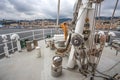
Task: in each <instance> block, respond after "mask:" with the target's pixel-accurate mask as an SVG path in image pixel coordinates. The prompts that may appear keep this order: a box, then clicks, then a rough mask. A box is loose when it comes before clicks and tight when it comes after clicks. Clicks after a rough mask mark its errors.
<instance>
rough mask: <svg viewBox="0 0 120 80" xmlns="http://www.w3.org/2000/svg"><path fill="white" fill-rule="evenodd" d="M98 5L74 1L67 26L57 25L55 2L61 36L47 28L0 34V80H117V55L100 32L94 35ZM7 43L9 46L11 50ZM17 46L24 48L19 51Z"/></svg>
mask: <svg viewBox="0 0 120 80" xmlns="http://www.w3.org/2000/svg"><path fill="white" fill-rule="evenodd" d="M101 2H103V0H84V1H83V0H76V3H75V9H74V18H73V20H72V22H71V24H67V23H62V24H61V25H60V26H59V25H58V23H59V10H60V0H58V17H57V27H59V28H60V29H62V30H63V32H62V33H60V32H58V28H52V29H50V28H49V29H38V30H30V31H23V32H16V33H10V34H3V35H1V37H2V39H3V43H2V44H0V45H2V46H3V45H4V46H3V49H4V52H3V53H2V54H0V55H5V57H3V58H2V59H0V80H120V64H119V63H120V59H119V57H120V54H117V56H116V54H115V50H112V49H111V47H106V46H105V43H106V35H105V33H104V32H102V31H97V32H96V33H95V17H96V10H97V9H98V8H99V7H100V4H101ZM117 3H118V0H117V2H116V7H117ZM93 4H95V6H93ZM114 12H115V10H114ZM113 16H114V14H113ZM113 16H112V17H113ZM111 21H112V20H111ZM68 26H72V27H74V28H75V30H73V29H68ZM30 32H31V33H32V34H30V36H24V38H21V36H20V34H21V35H26V34H27V33H30ZM109 32H110V31H109V30H108V33H109ZM63 33H64V34H63ZM108 33H107V35H109V34H108ZM37 36H39V37H40V36H41V37H40V38H37ZM95 36H98V37H95ZM27 38H32V40H31V39H29V40H25V39H27ZM8 39H10V41H8ZM97 39H98V41H97ZM22 40H24V41H23V42H22ZM7 43H11V46H12V47H11V49H9V48H8V44H7ZM14 43H15V44H16V47H14ZM21 43H22V46H24V45H26V46H24V47H23V49H22V46H21ZM23 44H24V45H23ZM16 49H17V51H16ZM10 51H12V52H13V54H10Z"/></svg>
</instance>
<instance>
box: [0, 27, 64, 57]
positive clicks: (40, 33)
mask: <svg viewBox="0 0 120 80" xmlns="http://www.w3.org/2000/svg"><path fill="white" fill-rule="evenodd" d="M61 33H63V32H62V30H61V29H59V30H57V29H56V28H48V29H37V30H27V31H20V32H13V33H8V34H2V35H6V36H7V42H6V43H7V46H8V51H9V53H12V52H15V51H17V47H16V41H15V40H11V35H13V34H18V35H19V37H20V41H21V40H25V39H28V40H30V41H31V40H43V39H45V38H47V36H48V35H49V36H50V37H53V36H54V34H61ZM2 35H0V56H1V55H4V54H5V51H4V42H2Z"/></svg>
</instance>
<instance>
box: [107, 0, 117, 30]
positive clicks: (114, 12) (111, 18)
mask: <svg viewBox="0 0 120 80" xmlns="http://www.w3.org/2000/svg"><path fill="white" fill-rule="evenodd" d="M118 2H119V0H117V1H116V4H115V8H114V11H113V14H112V17H111V24H110V26H109V28H108V32H109V31H110V28H111V26H112V23H113V17H114V14H115V11H116V8H117V5H118Z"/></svg>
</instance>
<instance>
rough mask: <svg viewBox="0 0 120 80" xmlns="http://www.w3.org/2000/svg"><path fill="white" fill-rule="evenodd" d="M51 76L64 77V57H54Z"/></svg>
mask: <svg viewBox="0 0 120 80" xmlns="http://www.w3.org/2000/svg"><path fill="white" fill-rule="evenodd" d="M51 74H52V76H53V77H58V76H61V75H62V57H60V56H54V57H53V63H52V66H51Z"/></svg>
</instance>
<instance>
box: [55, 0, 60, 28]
mask: <svg viewBox="0 0 120 80" xmlns="http://www.w3.org/2000/svg"><path fill="white" fill-rule="evenodd" d="M57 10H58V11H57V22H56V24H57V27H58V24H59V15H60V0H58V9H57Z"/></svg>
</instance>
